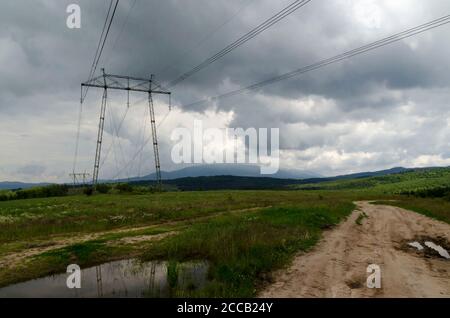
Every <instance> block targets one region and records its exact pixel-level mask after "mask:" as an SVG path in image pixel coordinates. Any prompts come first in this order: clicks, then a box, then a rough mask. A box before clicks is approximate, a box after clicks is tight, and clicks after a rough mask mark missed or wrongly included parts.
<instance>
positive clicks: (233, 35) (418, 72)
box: [0, 0, 450, 175]
mask: <svg viewBox="0 0 450 318" xmlns="http://www.w3.org/2000/svg"><path fill="white" fill-rule="evenodd" d="M133 1H134V0H129V1H120V5H119V8H118V11H117V15H116V18H115V20H114V24H113V26H112V29H111V32H110V36H109V38H108V42H107V45H106V47H105V51H104V54H103V58H102V60H101V62H100V66H99V68H100V67H106V69H107V71H108V72H110V73H121V74H131V75H135V76H143V77H148V76H149V75H150V74H155V75H156V78H157V79H158V80H159V81H162V82H166V81H169V80H172V79H174V78H176V77H177V76H179V75H181V74H182V73H184V72H186V71H188V70H189V69H191V68H192V67H194V66H196V65H197V64H199V63H200V62H202V61H203V60H204V59H206V58H208V57H209V56H211V55H213V54H214V53H216V52H217V51H219V50H221V49H222V48H223V47H224V46H226V45H227V44H229V43H231V42H233V41H234V40H236V39H237V38H239V37H240V36H241V35H242V34H244V33H245V32H247V31H249V30H250V29H252V28H253V27H255V26H257V25H258V24H259V23H261V22H263V21H264V20H265V19H267V18H268V17H270V16H272V15H273V14H274V13H275V12H277V11H279V10H280V9H282V8H283V7H285V6H286V5H287V4H289V3H291V2H292V1H291V0H280V1H271V0H270V1H269V0H233V1H228V0H227V1H225V0H224V1H219V0H216V1H211V0H152V1H144V0H137V2H136V5H135V6H134V8H133V10H132V11H131V12H130V16H129V19H128V20H127V23H126V24H124V22H125V19H126V17H127V14H128V8H129V6H130V4H132V3H133ZM70 3H78V4H79V5H80V6H81V10H82V28H81V29H80V30H69V29H68V28H67V27H66V26H65V20H66V17H67V14H66V12H65V10H66V7H67V5H68V4H70ZM108 4H109V1H103V0H95V1H93V0H90V1H88V0H79V1H76V0H64V1H56V0H40V1H31V0H29V1H26V0H21V1H12V0H8V1H2V3H1V4H0V62H1V63H2V66H1V68H0V112H1V113H2V117H3V121H2V123H3V125H2V133H3V135H4V136H6V135H7V134H6V132H8V134H9V135H8V136H10V135H11V136H12V137H11V138H20V136H21V135H22V134H27V135H31V136H36V133H35V132H36V131H38V132H39V135H40V136H41V138H42V139H41V140H40V142H42V143H43V144H44V145H46V146H45V147H50V148H51V147H53V148H51V149H52V150H50V152H53V153H55V154H58V159H57V158H54V160H55V162H56V161H57V162H58V163H57V164H56V163H55V165H58V168H57V169H56V170H58V171H57V172H51V173H52V175H59V174H60V173H61V172H60V171H61V170H64V169H66V168H67V166H70V162H71V155H72V154H71V151H72V150H71V145H72V142H73V139H74V129H75V125H76V116H77V102H78V99H79V89H80V82H82V81H84V80H86V78H87V75H88V72H89V67H90V64H91V62H92V59H93V55H94V52H95V49H96V46H97V41H98V38H99V35H100V31H101V27H102V25H103V22H104V18H105V14H106V9H107V6H108ZM406 7H407V8H408V10H405V9H404V8H406ZM361 8H362V9H363V10H362V11H363V12H362V13H361V12H360V11H361ZM366 9H367V10H366ZM448 13H450V3H449V2H448V1H444V0H442V1H439V0H435V1H427V2H424V1H413V0H411V1H408V0H402V1H395V2H392V1H370V0H364V1H362V0H361V1H356V0H355V1H350V0H335V1H325V0H313V1H311V3H310V4H308V5H307V6H305V7H303V8H301V9H300V10H298V11H297V12H295V13H294V14H292V15H291V16H289V17H288V18H286V19H284V20H282V21H281V22H280V23H278V24H276V25H275V26H273V27H272V28H270V29H268V30H267V31H265V32H264V33H262V34H261V35H259V36H257V37H256V38H254V39H253V40H251V41H249V42H248V43H246V44H245V45H243V46H242V47H240V48H238V49H236V50H235V51H233V52H231V53H230V54H228V55H226V56H225V57H224V58H222V59H220V60H219V61H217V62H216V63H214V64H212V65H210V66H209V67H208V68H206V69H204V70H202V71H201V72H199V73H198V74H195V75H194V76H192V77H191V78H189V79H187V80H185V81H184V82H182V83H180V84H179V85H177V86H176V87H174V88H173V93H174V94H173V96H174V102H175V103H176V105H177V106H178V107H180V105H185V104H187V103H190V102H192V101H196V100H199V99H203V98H205V97H208V96H211V95H216V94H220V93H224V92H227V91H229V90H233V89H236V88H240V87H245V86H247V85H249V84H253V83H255V82H259V81H262V80H265V79H267V78H270V77H273V76H277V75H280V74H283V73H285V72H289V71H292V70H294V69H297V68H300V67H303V66H306V65H309V64H311V63H315V62H317V61H319V60H322V59H324V58H328V57H331V56H334V55H336V54H339V53H342V52H345V51H348V50H350V49H353V48H356V47H358V46H361V45H364V44H366V43H370V42H372V41H375V40H378V39H380V38H383V37H385V36H389V35H391V34H394V33H397V32H399V31H403V30H405V29H408V28H410V27H413V26H416V25H418V24H421V23H424V22H427V21H430V20H432V19H435V18H437V17H440V16H443V15H445V14H448ZM227 21H228V23H226V24H224V23H225V22H227ZM212 32H214V34H211V33H212ZM448 34H449V26H443V27H442V28H440V29H436V30H433V31H430V32H428V33H426V34H423V35H419V36H417V37H415V38H412V39H408V40H405V41H402V42H399V43H396V44H393V45H391V46H388V47H385V48H381V49H379V50H376V51H374V52H370V53H368V54H365V55H361V56H358V57H355V58H352V59H349V60H346V61H343V62H341V63H338V64H334V65H330V66H328V67H326V68H323V69H320V70H316V71H314V72H311V73H307V74H304V75H302V76H300V77H298V78H294V79H291V80H288V81H283V82H280V83H276V84H274V85H272V86H267V87H264V88H263V89H261V90H260V91H258V92H250V93H248V94H243V95H239V96H236V97H233V98H230V99H226V100H221V101H219V102H215V103H206V104H203V105H197V106H195V107H186V108H182V109H181V111H183V112H186V113H192V114H204V113H205V112H206V111H207V110H212V109H214V110H215V111H216V112H220V111H224V112H233V114H234V115H233V119H232V121H231V122H230V125H231V126H237V127H244V128H245V127H279V128H280V129H281V146H282V148H283V149H285V150H286V151H297V152H298V151H303V152H304V153H302V154H297V155H295V156H294V155H292V156H290V157H289V158H287V159H286V165H291V166H296V165H297V164H298V165H300V166H299V168H302V167H301V165H306V166H307V167H308V168H311V169H315V170H318V172H321V171H320V170H321V169H323V170H324V171H329V173H333V172H332V171H335V172H341V171H342V172H345V171H347V170H348V169H350V167H352V165H354V164H358V165H360V166H361V167H364V166H369V163H370V165H373V166H374V167H384V166H389V165H390V164H405V165H408V164H410V165H414V164H416V163H417V162H419V161H417V160H418V159H417V158H419V157H421V156H422V157H421V158H431V156H441V157H442V159H443V160H445V159H446V158H448V157H449V153H448V149H449V148H448V146H449V144H448V140H449V139H448V137H449V123H448V121H447V120H446V118H448V117H447V116H448V107H447V106H448V97H449V96H448V93H447V91H448V87H449V85H450V73H449V72H448V71H447V70H448V67H449V66H450V65H449V62H448V58H447V57H448V55H449V54H450V44H449V43H448V41H445V39H446V38H448ZM119 35H120V37H119ZM199 42H201V43H200V44H199ZM98 71H99V69H98ZM117 96H119V95H117ZM98 100H99V93H98V92H96V91H95V90H92V91H90V93H89V96H88V100H87V103H86V105H85V111H86V112H87V114H86V115H85V117H84V120H85V121H84V123H85V124H86V126H87V125H89V127H91V128H89V129H85V130H84V131H83V132H82V136H81V137H82V140H85V141H88V140H89V141H91V139H92V138H95V137H92V136H91V135H93V136H95V128H96V127H95V126H96V116H98V115H97V112H98V105H97V104H98ZM123 101H124V98H123V96H122V97H117V99H116V103H118V104H119V103H122V102H123ZM162 102H163V101H162V100H161V101H160V103H162ZM117 107H120V105H117ZM114 116H115V117H114V118H115V120H117V121H118V118H119V117H120V116H116V115H114ZM116 117H117V118H116ZM44 118H45V120H44ZM21 122H29V124H28V125H26V126H24V125H20V124H14V123H21ZM5 123H6V124H5ZM136 125H137V123H127V124H125V125H124V130H123V136H122V138H123V139H124V143H126V142H128V143H130V144H132V143H133V141H135V140H136V138H138V136H139V131H138V130H137V129H136V127H135V126H136ZM21 126H22V127H21ZM106 133H107V134H108V135H110V136H111V135H114V131H113V129H112V128H111V127H107V128H106ZM52 134H53V135H56V136H57V141H58V142H57V143H59V148H58V150H55V147H56V146H55V145H54V144H53V141H52V140H51V137H50V136H52ZM0 138H1V137H0ZM45 138H48V139H45ZM161 139H162V148H163V150H162V152H163V153H165V154H168V153H169V151H170V149H169V141H168V138H166V137H164V136H162V137H161ZM17 140H22V139H17ZM430 140H434V141H435V142H432V143H430ZM17 142H19V141H17ZM3 143H4V144H5V147H6V146H7V147H9V148H8V149H11V151H12V152H14V144H13V143H11V142H8V141H7V140H6V139H3V140H2V144H3ZM61 145H62V146H61ZM43 147H44V146H43ZM45 147H44V148H45ZM82 147H83V146H82ZM85 147H87V146H85ZM30 148H33V147H30ZM33 149H34V148H33ZM61 149H63V150H64V151H63V150H61ZM37 151H41V150H40V149H38V150H37ZM91 151H92V150H91ZM308 151H309V152H308ZM334 151H335V152H334ZM47 152H48V151H47ZM44 153H45V151H44V150H42V154H44ZM348 153H350V155H347V154H348ZM352 154H354V155H352ZM382 154H385V155H382ZM90 155H91V154H90V152H84V153H83V158H88V157H89V156H90ZM37 156H39V154H37ZM296 156H297V159H298V160H299V161H295V160H294V159H293V158H295V157H296ZM352 156H353V157H352ZM423 156H429V157H423ZM12 157H13V155H12V154H11V155H9V156H8V159H4V160H10V161H11V160H13V159H11V158H12ZM4 158H6V156H5V157H4ZM301 158H309V160H307V161H308V162H307V163H306V161H302V160H303V159H301ZM311 158H315V159H314V160H311ZM364 158H366V159H364ZM0 159H1V158H0ZM38 159H39V158H38ZM41 159H42V160H43V161H44V159H43V158H41ZM291 159H292V160H293V161H289V160H291ZM333 160H335V162H334V163H333V164H331V161H333ZM421 160H422V159H421ZM424 160H425V159H424ZM427 160H428V159H427ZM327 161H328V162H329V163H330V165H329V166H333V167H336V168H333V169H331V168H330V167H327V166H326V162H327ZM420 162H425V161H423V160H422V161H420ZM10 163H11V164H13V162H10ZM315 163H317V165H316V166H314V164H315ZM26 164H27V163H26V162H22V166H24V165H26ZM282 164H283V161H282ZM16 169H19V168H18V167H16ZM327 169H329V170H327ZM46 171H49V170H48V169H47V170H46ZM46 171H44V172H43V173H45V172H46Z"/></svg>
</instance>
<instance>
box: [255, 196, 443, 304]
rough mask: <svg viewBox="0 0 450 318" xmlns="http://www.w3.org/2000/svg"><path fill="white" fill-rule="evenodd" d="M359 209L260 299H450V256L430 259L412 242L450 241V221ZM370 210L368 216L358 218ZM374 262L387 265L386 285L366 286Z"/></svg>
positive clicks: (383, 278)
mask: <svg viewBox="0 0 450 318" xmlns="http://www.w3.org/2000/svg"><path fill="white" fill-rule="evenodd" d="M356 204H357V207H358V208H357V209H356V210H355V211H354V212H353V213H352V215H351V216H350V217H349V218H348V219H347V220H346V221H344V222H343V223H341V224H340V225H339V226H337V227H336V228H334V229H332V230H330V231H327V232H326V233H325V234H324V237H323V239H322V240H321V242H319V244H318V245H317V246H316V247H315V248H314V249H313V250H311V251H310V252H308V253H305V254H303V255H298V256H297V257H296V258H295V259H294V261H293V263H292V264H291V265H290V266H289V267H288V268H287V269H285V270H281V271H279V272H277V273H275V274H274V283H273V284H272V285H270V286H268V287H267V288H266V289H264V290H263V291H262V292H261V294H260V295H259V296H260V297H450V260H445V259H443V258H442V259H441V258H439V257H426V256H425V255H424V253H420V252H416V251H415V250H414V248H410V247H408V246H407V240H410V239H413V238H415V237H417V236H427V237H431V238H434V237H439V236H440V237H443V238H445V239H446V240H447V241H450V225H448V224H446V223H442V222H439V221H435V220H432V219H430V218H428V217H425V216H422V215H420V214H417V213H414V212H411V211H407V210H404V209H400V208H397V207H391V206H384V205H371V204H370V203H369V202H357V203H356ZM362 212H364V213H365V214H366V215H367V218H364V219H363V220H359V221H360V222H359V223H360V225H359V224H357V222H355V221H356V220H357V219H358V216H359V215H360V214H362ZM369 264H377V265H379V266H380V269H381V288H380V289H376V288H375V289H369V288H368V287H367V285H366V280H367V277H368V275H370V274H368V273H367V272H366V269H367V266H368V265H369Z"/></svg>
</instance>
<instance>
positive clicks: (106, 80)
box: [81, 69, 171, 188]
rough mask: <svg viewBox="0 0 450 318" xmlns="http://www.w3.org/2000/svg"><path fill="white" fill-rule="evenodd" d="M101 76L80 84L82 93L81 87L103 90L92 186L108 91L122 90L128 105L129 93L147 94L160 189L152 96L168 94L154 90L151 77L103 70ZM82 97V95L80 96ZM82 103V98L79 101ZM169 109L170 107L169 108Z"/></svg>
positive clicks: (99, 151)
mask: <svg viewBox="0 0 450 318" xmlns="http://www.w3.org/2000/svg"><path fill="white" fill-rule="evenodd" d="M102 73H103V74H102V75H100V76H98V77H95V78H92V79H91V80H89V81H87V82H85V83H82V84H81V91H82V92H83V87H95V88H103V96H102V105H101V108H100V120H99V125H98V134H97V147H96V151H95V161H94V172H93V174H92V184H93V185H94V186H95V185H96V184H97V182H98V173H99V169H100V156H101V150H102V141H103V127H104V123H105V113H106V105H107V100H108V90H109V89H115V90H123V91H127V92H128V103H127V105H129V94H130V91H131V92H141V93H147V94H148V107H149V110H150V122H151V126H152V138H153V152H154V154H155V168H156V182H157V186H158V187H159V188H161V165H160V161H159V149H158V137H157V134H156V120H155V110H154V107H153V97H152V95H153V94H165V95H169V97H170V94H171V93H170V92H166V91H162V90H158V89H154V87H159V85H156V86H155V85H154V81H153V75H151V76H150V78H149V79H145V78H137V77H132V76H122V75H111V74H106V73H105V69H102ZM82 96H83V95H82ZM81 101H82V102H83V98H82V99H81ZM169 107H170V106H169Z"/></svg>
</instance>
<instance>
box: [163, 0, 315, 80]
mask: <svg viewBox="0 0 450 318" xmlns="http://www.w3.org/2000/svg"><path fill="white" fill-rule="evenodd" d="M310 1H311V0H296V1H294V2H293V3H291V4H290V5H288V6H287V7H285V8H284V9H283V10H281V11H280V12H278V13H277V14H275V15H274V16H272V17H271V18H269V19H267V20H266V21H264V22H263V23H261V24H260V25H258V26H257V27H256V28H254V29H252V30H251V31H249V32H248V33H246V34H244V35H243V36H241V37H240V38H239V39H237V40H236V41H234V42H233V43H231V44H229V45H228V46H226V47H225V48H224V49H222V50H221V51H219V52H217V53H216V54H214V55H213V56H211V57H209V58H207V59H206V60H204V61H203V62H202V63H200V64H199V65H197V66H196V67H194V68H193V69H191V70H190V71H188V72H186V73H184V74H183V75H181V76H179V77H178V78H176V79H174V80H172V81H170V82H169V83H168V85H167V87H169V88H170V87H173V86H175V85H177V84H178V83H180V82H182V81H184V80H185V79H187V78H188V77H190V76H192V75H194V74H195V73H197V72H199V71H200V70H202V69H204V68H205V67H207V66H208V65H210V64H212V63H214V62H215V61H217V60H218V59H220V58H222V57H223V56H225V55H226V54H228V53H230V52H231V51H233V50H235V49H236V48H238V47H240V46H241V45H243V44H244V43H246V42H247V41H249V40H251V39H253V38H254V37H255V36H257V35H258V34H260V33H262V32H264V31H265V30H267V29H268V28H270V27H271V26H273V25H274V24H276V23H278V22H279V21H281V20H282V19H284V18H285V17H287V16H289V15H290V14H292V13H293V12H295V11H296V10H298V9H300V8H301V7H303V6H305V5H306V4H308V3H309V2H310Z"/></svg>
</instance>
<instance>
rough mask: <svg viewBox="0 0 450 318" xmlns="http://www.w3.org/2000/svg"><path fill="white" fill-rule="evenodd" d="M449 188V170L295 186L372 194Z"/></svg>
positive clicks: (426, 170)
mask: <svg viewBox="0 0 450 318" xmlns="http://www.w3.org/2000/svg"><path fill="white" fill-rule="evenodd" d="M449 186H450V168H430V169H417V170H415V171H407V172H403V173H397V174H391V175H386V176H377V177H366V178H356V179H349V180H338V181H328V182H323V183H313V184H302V185H295V186H293V188H295V189H303V190H308V189H312V190H351V191H363V192H367V191H369V192H370V193H372V194H375V193H376V194H399V193H401V192H404V191H416V190H421V189H428V188H435V187H449Z"/></svg>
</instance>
